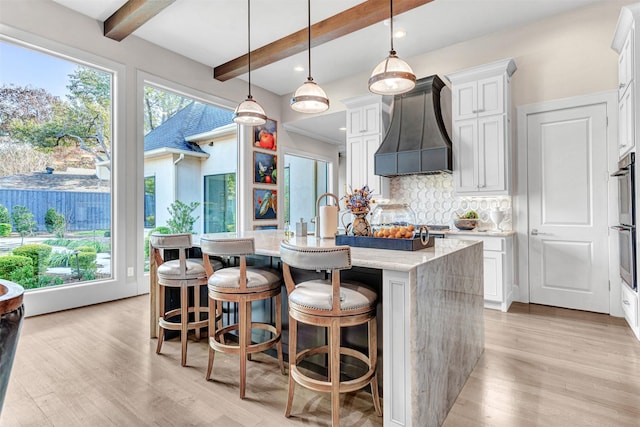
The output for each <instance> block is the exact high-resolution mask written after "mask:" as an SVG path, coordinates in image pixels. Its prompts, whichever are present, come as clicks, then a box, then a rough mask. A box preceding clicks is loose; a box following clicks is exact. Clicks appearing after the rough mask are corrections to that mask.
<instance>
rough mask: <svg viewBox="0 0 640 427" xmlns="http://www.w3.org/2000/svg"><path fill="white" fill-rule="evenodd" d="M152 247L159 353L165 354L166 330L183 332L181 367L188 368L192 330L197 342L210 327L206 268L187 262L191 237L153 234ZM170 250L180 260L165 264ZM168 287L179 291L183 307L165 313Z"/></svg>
mask: <svg viewBox="0 0 640 427" xmlns="http://www.w3.org/2000/svg"><path fill="white" fill-rule="evenodd" d="M149 244H150V248H151V252H150V253H151V255H152V256H154V257H155V259H156V263H157V265H158V269H157V276H158V296H159V301H160V316H159V319H158V329H159V331H158V345H157V347H156V353H158V354H159V353H160V351H161V350H162V344H163V342H164V331H165V330H171V331H180V343H181V347H182V348H181V365H182V366H186V364H187V334H188V333H189V331H190V330H194V331H195V336H196V340H199V339H200V330H201V329H202V328H205V327H207V326H208V325H209V320H208V315H209V310H208V309H207V307H200V287H202V286H206V285H207V272H206V270H205V268H204V265H203V264H201V263H198V262H194V261H192V260H190V259H188V258H187V250H188V249H189V248H191V247H192V236H191V233H182V234H157V233H154V234H152V235H151V236H150V237H149ZM167 250H177V251H178V254H179V258H178V259H176V260H167V261H165V256H164V253H165V252H164V251H167ZM161 251H162V252H161ZM167 287H168V288H179V289H180V306H179V307H178V308H175V309H171V310H169V311H165V288H167ZM190 289H193V305H192V306H191V305H189V290H190ZM190 315H193V320H190V318H189V317H190ZM203 315H204V318H203ZM178 317H179V320H178ZM214 318H215V312H214Z"/></svg>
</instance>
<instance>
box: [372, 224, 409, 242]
mask: <svg viewBox="0 0 640 427" xmlns="http://www.w3.org/2000/svg"><path fill="white" fill-rule="evenodd" d="M414 231H415V226H413V225H399V226H394V227H381V228H380V229H378V230H376V231H374V232H373V237H383V238H387V239H411V238H413V232H414Z"/></svg>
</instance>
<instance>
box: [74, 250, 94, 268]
mask: <svg viewBox="0 0 640 427" xmlns="http://www.w3.org/2000/svg"><path fill="white" fill-rule="evenodd" d="M78 265H79V266H80V268H81V269H93V270H95V269H96V268H97V266H96V253H95V252H79V253H78Z"/></svg>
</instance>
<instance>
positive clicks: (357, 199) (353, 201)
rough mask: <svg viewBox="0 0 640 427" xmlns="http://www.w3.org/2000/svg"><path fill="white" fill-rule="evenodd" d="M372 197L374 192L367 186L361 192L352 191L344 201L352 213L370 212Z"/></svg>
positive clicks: (345, 196)
mask: <svg viewBox="0 0 640 427" xmlns="http://www.w3.org/2000/svg"><path fill="white" fill-rule="evenodd" d="M371 197H373V192H372V191H371V190H370V189H369V186H368V185H365V186H364V187H362V188H361V189H359V190H358V189H356V190H355V191H354V190H351V193H347V194H345V195H344V196H343V197H342V199H344V201H345V202H344V204H345V207H346V208H347V209H350V210H351V211H368V210H369V202H371Z"/></svg>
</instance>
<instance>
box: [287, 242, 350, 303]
mask: <svg viewBox="0 0 640 427" xmlns="http://www.w3.org/2000/svg"><path fill="white" fill-rule="evenodd" d="M280 259H281V260H282V262H283V268H282V270H283V276H284V282H285V284H286V286H287V292H288V293H289V294H291V292H293V291H294V289H295V287H296V285H295V282H294V280H293V276H292V275H291V270H290V268H289V267H294V268H300V269H303V270H316V271H319V270H329V271H330V272H331V286H332V288H333V289H332V308H331V311H332V312H333V313H339V312H340V270H348V269H350V268H351V248H350V247H349V246H334V247H330V248H313V247H311V248H310V247H301V246H296V245H293V244H291V243H288V242H286V241H284V242H282V243H280Z"/></svg>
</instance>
